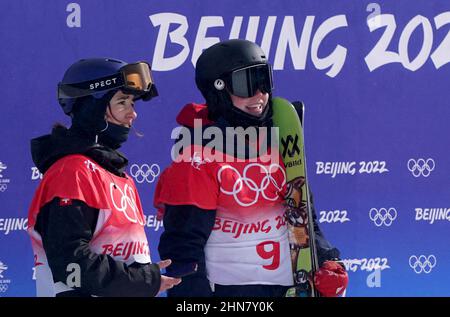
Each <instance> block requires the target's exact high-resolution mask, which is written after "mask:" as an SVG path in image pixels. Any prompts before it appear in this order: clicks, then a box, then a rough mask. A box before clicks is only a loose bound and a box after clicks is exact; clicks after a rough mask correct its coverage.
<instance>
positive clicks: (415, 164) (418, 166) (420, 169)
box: [408, 158, 436, 177]
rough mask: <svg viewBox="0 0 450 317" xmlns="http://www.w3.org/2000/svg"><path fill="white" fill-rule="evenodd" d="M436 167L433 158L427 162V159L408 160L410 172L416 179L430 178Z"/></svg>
mask: <svg viewBox="0 0 450 317" xmlns="http://www.w3.org/2000/svg"><path fill="white" fill-rule="evenodd" d="M435 167H436V164H435V162H434V160H433V159H432V158H429V159H427V160H426V161H425V159H422V158H420V159H418V160H417V161H416V160H415V159H409V160H408V170H409V171H410V172H411V173H412V174H413V176H414V177H419V176H423V177H428V176H430V174H431V172H432V171H433V170H434V168H435Z"/></svg>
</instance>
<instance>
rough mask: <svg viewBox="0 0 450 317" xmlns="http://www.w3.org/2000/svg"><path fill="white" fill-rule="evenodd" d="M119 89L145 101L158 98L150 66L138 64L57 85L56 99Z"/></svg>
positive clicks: (144, 63) (143, 63)
mask: <svg viewBox="0 0 450 317" xmlns="http://www.w3.org/2000/svg"><path fill="white" fill-rule="evenodd" d="M116 88H120V89H121V90H122V91H123V92H124V93H126V94H132V95H135V96H137V97H136V99H143V100H145V101H147V100H150V99H151V98H153V97H155V96H158V91H157V90H156V87H155V85H154V81H153V78H152V73H151V69H150V65H149V64H148V63H146V62H138V63H134V64H128V65H125V66H123V67H122V68H121V69H120V70H119V72H117V73H116V74H113V75H110V76H106V77H102V78H97V79H94V80H88V81H84V82H80V83H74V84H63V83H59V84H58V99H66V98H79V97H85V96H90V95H94V94H97V93H101V92H105V93H106V92H107V91H109V90H112V89H116Z"/></svg>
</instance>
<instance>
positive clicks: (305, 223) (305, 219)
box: [273, 97, 318, 297]
mask: <svg viewBox="0 0 450 317" xmlns="http://www.w3.org/2000/svg"><path fill="white" fill-rule="evenodd" d="M303 110H304V109H303V104H302V103H301V102H294V105H293V104H291V103H290V102H289V101H287V100H285V99H283V98H279V97H276V98H273V122H274V126H276V127H278V128H279V136H278V140H279V147H280V152H281V154H282V158H283V163H284V165H285V166H286V176H287V180H286V181H287V186H288V191H287V195H286V204H287V208H286V214H285V215H286V220H287V225H288V230H289V245H290V249H291V260H292V269H293V277H294V287H292V288H290V289H289V290H288V291H287V293H286V296H287V297H316V296H318V293H317V291H316V290H315V288H314V283H313V274H314V272H315V271H316V270H317V269H318V260H317V253H316V247H315V239H314V226H313V223H312V219H313V217H312V210H311V203H310V195H309V187H308V182H307V176H306V161H305V151H304V137H303V125H302V123H303V122H304V121H303Z"/></svg>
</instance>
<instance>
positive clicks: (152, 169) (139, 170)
mask: <svg viewBox="0 0 450 317" xmlns="http://www.w3.org/2000/svg"><path fill="white" fill-rule="evenodd" d="M160 172H161V170H160V168H159V166H158V164H152V165H151V166H149V165H148V164H143V165H141V166H139V165H137V164H133V165H131V167H130V175H131V176H132V177H133V178H134V179H135V181H136V182H138V183H139V184H142V183H143V182H144V181H146V182H147V183H150V184H151V183H153V182H154V181H155V179H156V178H157V177H158V176H159V173H160Z"/></svg>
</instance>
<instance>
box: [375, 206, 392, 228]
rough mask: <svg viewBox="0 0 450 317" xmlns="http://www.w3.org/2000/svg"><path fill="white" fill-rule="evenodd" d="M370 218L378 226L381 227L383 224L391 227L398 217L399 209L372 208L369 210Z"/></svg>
mask: <svg viewBox="0 0 450 317" xmlns="http://www.w3.org/2000/svg"><path fill="white" fill-rule="evenodd" d="M369 218H370V220H372V221H373V223H374V224H375V226H377V227H381V226H382V225H385V226H386V227H390V226H391V225H392V223H393V222H394V220H395V219H396V218H397V210H395V208H389V209H386V208H380V209H376V208H372V209H370V211H369Z"/></svg>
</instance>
